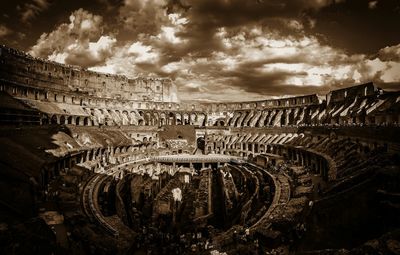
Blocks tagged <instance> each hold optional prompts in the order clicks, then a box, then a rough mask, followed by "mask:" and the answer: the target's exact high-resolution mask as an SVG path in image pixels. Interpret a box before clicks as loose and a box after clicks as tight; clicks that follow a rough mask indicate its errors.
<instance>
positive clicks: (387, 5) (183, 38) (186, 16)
mask: <svg viewBox="0 0 400 255" xmlns="http://www.w3.org/2000/svg"><path fill="white" fill-rule="evenodd" d="M371 2H373V3H372V4H371ZM45 3H49V1H45V0H29V1H28V0H25V1H23V0H16V3H15V4H14V5H13V6H12V5H11V4H9V3H8V2H7V3H5V5H4V6H3V8H4V10H5V11H4V13H6V14H7V15H4V13H3V15H2V16H0V24H4V25H2V26H0V37H1V36H2V34H3V36H2V37H1V38H2V41H4V42H5V43H7V44H9V45H10V46H17V48H21V49H25V50H27V49H28V50H30V52H31V53H32V54H33V55H35V56H39V57H43V58H48V59H51V60H55V61H59V62H64V63H68V64H74V65H81V66H84V67H87V68H89V69H92V70H97V71H101V72H109V73H118V74H125V75H128V76H130V77H135V76H143V75H144V76H162V77H170V78H172V79H174V81H175V84H176V85H177V86H178V90H179V92H180V93H181V95H182V99H197V100H224V101H229V100H234V101H238V100H243V98H247V99H248V100H251V99H262V98H265V97H266V96H282V95H299V94H309V93H325V92H327V91H329V89H331V88H340V87H343V86H349V85H352V84H355V83H362V82H366V81H374V82H376V83H377V84H379V85H380V86H383V87H386V88H390V89H393V87H396V86H398V84H399V83H398V81H399V80H400V59H399V55H400V52H399V50H400V47H399V42H400V38H399V34H398V33H397V27H396V26H395V24H400V22H399V16H400V15H399V13H400V12H399V8H398V1H397V2H396V1H395V0H387V1H383V0H378V1H367V0H363V1H362V0H351V1H350V0H247V1H244V0H146V1H142V0H96V1H89V0H82V1H79V2H78V1H67V0H60V1H53V2H51V4H49V5H46V4H45ZM31 4H33V5H35V6H36V7H37V8H39V7H40V8H42V9H43V11H37V12H35V13H34V15H33V16H32V17H31V18H30V19H31V20H32V21H33V20H34V21H35V26H31V27H29V26H26V25H24V24H22V23H21V20H20V18H21V13H22V11H23V8H25V7H30V5H31ZM16 5H18V6H19V8H18V10H17V8H16ZM25 9H27V8H25ZM31 9H34V8H31ZM45 12H46V14H47V13H52V15H51V16H48V15H43V14H44V13H45ZM28 16H29V15H28ZM15 17H17V19H16V18H15ZM2 27H4V29H3V28H2ZM2 31H3V32H2ZM23 37H25V38H23ZM38 38H39V39H38ZM216 91H223V92H224V93H216Z"/></svg>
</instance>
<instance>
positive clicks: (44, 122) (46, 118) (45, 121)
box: [41, 114, 49, 125]
mask: <svg viewBox="0 0 400 255" xmlns="http://www.w3.org/2000/svg"><path fill="white" fill-rule="evenodd" d="M41 123H42V125H48V124H49V116H47V115H46V114H43V115H42V118H41Z"/></svg>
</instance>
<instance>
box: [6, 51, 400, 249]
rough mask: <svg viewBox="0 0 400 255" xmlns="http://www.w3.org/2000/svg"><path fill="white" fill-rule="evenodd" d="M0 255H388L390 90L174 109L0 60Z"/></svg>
mask: <svg viewBox="0 0 400 255" xmlns="http://www.w3.org/2000/svg"><path fill="white" fill-rule="evenodd" d="M0 77H1V78H0V97H1V100H0V122H1V126H0V128H1V130H2V132H1V133H0V139H1V167H0V169H1V178H0V182H1V185H0V189H1V193H0V194H1V195H0V199H1V200H0V206H1V214H0V215H1V217H0V233H1V236H2V237H1V238H0V240H1V242H2V244H3V245H2V246H3V247H4V252H5V254H399V253H397V252H399V249H400V245H399V244H400V242H399V239H400V238H399V237H400V232H399V229H400V228H399V227H400V217H399V215H400V199H399V198H400V169H399V162H400V160H399V155H400V136H399V131H400V129H399V123H400V92H386V91H384V90H382V89H379V88H378V87H376V86H375V85H374V84H373V83H366V84H358V85H354V86H350V87H348V88H343V89H339V90H333V91H330V92H329V93H328V94H326V95H324V96H323V97H321V96H317V95H316V94H312V95H304V96H298V97H290V98H280V99H270V100H263V101H243V102H230V103H227V102H221V103H197V102H196V103H183V102H175V101H173V100H172V98H174V96H173V91H174V89H173V86H174V84H173V82H172V81H171V80H169V79H164V78H163V79H161V78H147V77H142V78H136V79H129V78H127V77H125V76H120V75H111V74H102V73H96V72H92V71H88V70H85V69H83V68H80V67H76V66H67V65H62V64H58V63H55V62H50V61H45V60H42V59H37V58H33V57H31V56H29V55H27V54H25V53H24V52H20V51H17V50H14V49H12V48H8V47H5V46H1V47H0Z"/></svg>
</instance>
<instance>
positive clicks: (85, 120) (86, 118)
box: [83, 117, 91, 126]
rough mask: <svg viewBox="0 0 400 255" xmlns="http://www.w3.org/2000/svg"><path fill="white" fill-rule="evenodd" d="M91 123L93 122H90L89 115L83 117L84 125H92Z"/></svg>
mask: <svg viewBox="0 0 400 255" xmlns="http://www.w3.org/2000/svg"><path fill="white" fill-rule="evenodd" d="M90 124H91V123H90V119H89V117H85V118H83V125H84V126H91V125H90Z"/></svg>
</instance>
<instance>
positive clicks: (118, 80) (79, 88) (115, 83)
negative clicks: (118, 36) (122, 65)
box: [0, 46, 177, 102]
mask: <svg viewBox="0 0 400 255" xmlns="http://www.w3.org/2000/svg"><path fill="white" fill-rule="evenodd" d="M0 78H1V79H2V80H5V81H10V82H12V83H17V84H23V85H28V86H31V87H35V88H43V89H48V90H55V91H60V92H78V93H81V94H86V95H88V96H94V97H99V98H112V99H119V100H135V101H153V102H175V101H177V97H176V89H175V88H174V85H173V83H172V81H171V79H165V78H142V77H139V78H135V79H129V78H127V77H126V76H122V75H112V74H103V73H97V72H93V71H89V70H86V69H83V68H80V67H77V66H69V65H63V64H59V63H56V62H51V61H46V60H43V59H39V58H34V57H32V56H30V55H28V54H26V53H24V52H21V51H17V50H14V49H11V48H7V47H5V46H0Z"/></svg>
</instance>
